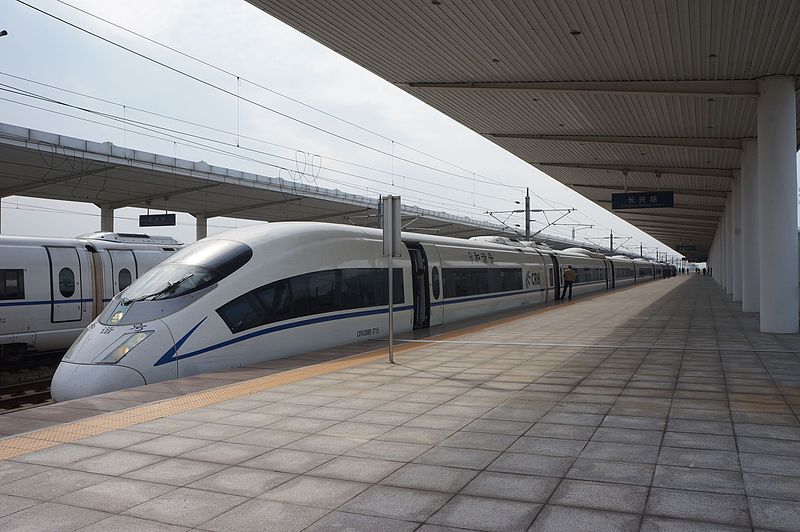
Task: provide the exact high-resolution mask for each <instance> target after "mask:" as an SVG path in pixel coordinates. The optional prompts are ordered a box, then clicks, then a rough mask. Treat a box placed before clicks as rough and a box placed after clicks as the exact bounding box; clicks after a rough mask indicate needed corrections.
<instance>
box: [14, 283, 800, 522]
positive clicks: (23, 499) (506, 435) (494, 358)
mask: <svg viewBox="0 0 800 532" xmlns="http://www.w3.org/2000/svg"><path fill="white" fill-rule="evenodd" d="M459 339H461V340H463V341H461V342H458V341H457V340H455V341H454V338H440V339H439V340H445V341H440V342H431V343H428V344H425V345H418V346H416V347H417V349H413V350H409V351H407V352H405V353H403V354H402V356H401V357H398V362H399V363H398V364H397V365H393V366H391V365H388V364H386V363H385V361H384V360H379V359H375V360H372V361H368V360H363V361H360V362H359V363H354V364H353V365H351V366H347V367H345V366H344V365H342V366H340V368H339V369H336V370H333V371H330V372H326V373H324V374H320V375H309V376H308V377H307V378H301V379H297V380H294V381H292V382H290V383H287V384H283V385H280V386H274V387H271V388H270V389H267V390H265V391H257V392H255V393H252V394H249V395H240V396H233V397H231V399H232V400H222V401H221V402H212V403H211V404H209V405H208V406H205V407H198V408H195V409H187V410H185V411H183V412H179V413H177V414H174V415H171V416H170V417H167V418H164V419H159V420H157V421H150V422H144V423H140V424H133V425H130V426H128V427H127V428H126V429H124V430H110V431H108V432H105V433H103V434H100V435H99V436H89V437H86V438H83V439H80V440H74V441H73V442H72V443H67V444H61V445H54V446H53V447H51V448H48V449H45V450H42V451H39V452H34V453H29V454H25V455H19V456H17V457H16V458H14V459H12V460H6V461H4V462H0V529H14V528H17V527H22V526H28V527H32V528H37V529H43V530H44V529H54V528H56V525H58V528H62V529H83V530H86V531H93V530H107V529H123V528H124V529H132V528H139V529H147V528H149V529H170V530H171V528H170V526H177V527H183V528H197V529H202V530H231V529H235V530H246V529H249V530H264V529H269V530H287V531H294V530H297V531H299V530H309V531H315V532H317V531H319V530H330V529H344V528H352V529H355V530H409V531H411V530H420V531H422V530H425V531H426V532H427V531H428V530H431V531H432V530H434V529H435V527H436V526H442V527H452V528H455V529H466V530H530V531H534V532H538V531H547V530H570V531H572V530H582V529H583V530H593V531H594V530H623V531H627V530H631V531H635V530H642V531H647V532H651V531H653V530H698V529H702V530H711V531H715V530H753V529H757V530H796V524H797V523H798V522H800V495H798V493H800V489H799V488H800V462H799V461H798V460H799V459H798V457H799V456H800V421H798V418H797V416H796V411H797V408H800V394H799V393H798V390H800V388H798V384H800V360H799V359H798V354H797V353H798V351H800V338H799V337H798V336H797V335H789V336H783V335H769V334H762V333H760V332H758V318H757V315H747V314H742V313H740V312H737V311H736V308H735V305H734V304H733V303H732V302H731V301H730V300H729V298H727V297H726V296H725V295H724V294H722V293H721V292H720V290H719V289H718V287H717V286H716V285H714V284H713V283H712V282H711V281H710V280H708V279H703V278H701V277H691V278H678V279H671V280H666V281H663V282H658V283H649V284H647V285H644V286H642V287H637V288H635V289H632V290H631V291H628V292H626V293H610V294H607V295H604V296H602V297H597V298H594V299H591V300H582V301H580V302H577V303H573V304H571V305H564V306H558V307H556V308H553V309H550V310H548V311H547V312H542V313H538V314H533V315H530V316H528V317H525V318H523V319H516V320H507V321H506V322H505V323H503V324H502V325H499V326H494V327H490V328H486V329H484V330H474V331H472V332H471V333H469V334H466V335H464V336H461V337H459ZM526 340H527V341H528V342H529V343H530V344H531V345H530V347H525V346H524V344H525V342H526ZM492 342H495V343H494V345H487V344H491V343H492ZM559 343H560V344H561V346H558V345H559ZM535 344H545V345H535ZM598 345H602V346H605V347H596V346H598ZM620 345H625V347H613V346H620ZM554 346H557V347H554ZM575 346H580V347H575ZM585 346H591V347H585ZM746 347H750V348H751V351H749V352H747V351H744V350H743V349H744V348H746ZM759 350H764V351H763V352H762V351H759ZM217 391H218V390H217ZM209 392H211V391H209ZM200 395H202V394H200ZM225 397H229V396H228V395H225ZM188 398H189V397H188V396H187V397H184V398H181V399H188ZM220 399H222V398H221V397H220ZM208 400H211V399H210V398H209V399H208ZM165 403H169V401H167V402H165ZM177 403H179V401H176V404H177ZM153 406H158V405H153ZM175 408H177V406H176V407H175ZM129 412H130V411H129ZM142 412H144V414H145V416H143V417H141V418H140V419H144V418H145V417H146V415H150V412H149V411H147V410H146V409H143V410H142ZM120 414H126V412H121V413H120ZM109 418H113V416H109ZM96 419H98V418H95V420H96ZM86 421H87V422H88V421H92V420H86ZM115 422H116V421H115ZM108 423H109V424H110V423H111V422H110V421H108ZM117 426H118V425H117ZM103 428H109V427H107V426H106V427H103ZM29 436H30V434H28V435H26V437H29ZM57 436H58V435H57V434H54V437H57ZM431 525H433V528H431Z"/></svg>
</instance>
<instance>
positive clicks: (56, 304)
mask: <svg viewBox="0 0 800 532" xmlns="http://www.w3.org/2000/svg"><path fill="white" fill-rule="evenodd" d="M45 249H46V250H47V257H48V259H49V261H50V302H51V303H50V321H51V322H52V323H64V322H70V321H81V318H82V317H83V283H82V282H81V274H82V270H81V259H80V256H79V255H78V250H77V249H75V248H69V247H50V246H45Z"/></svg>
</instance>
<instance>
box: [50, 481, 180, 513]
mask: <svg viewBox="0 0 800 532" xmlns="http://www.w3.org/2000/svg"><path fill="white" fill-rule="evenodd" d="M174 489H175V487H174V486H167V485H165V484H155V483H152V482H143V481H141V480H132V479H127V478H113V479H110V480H107V481H105V482H101V483H100V484H94V485H93V486H88V487H86V488H83V489H81V490H78V491H74V492H72V493H69V494H67V495H64V496H62V497H59V498H58V499H55V500H54V501H53V502H57V503H62V504H70V505H72V506H80V507H81V508H91V509H94V510H101V511H105V512H110V513H115V514H116V513H120V512H122V511H124V510H127V509H128V508H132V507H134V506H136V505H138V504H141V503H143V502H146V501H149V500H150V499H153V498H155V497H158V496H160V495H163V494H164V493H167V492H168V491H172V490H174Z"/></svg>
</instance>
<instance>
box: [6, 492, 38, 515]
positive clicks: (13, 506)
mask: <svg viewBox="0 0 800 532" xmlns="http://www.w3.org/2000/svg"><path fill="white" fill-rule="evenodd" d="M40 502H41V501H37V500H36V499H26V498H24V497H14V496H13V495H0V517H3V516H6V515H9V514H13V513H14V512H18V511H20V510H24V509H25V508H28V507H30V506H33V505H34V504H39V503H40Z"/></svg>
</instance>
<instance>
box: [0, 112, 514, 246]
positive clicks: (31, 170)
mask: <svg viewBox="0 0 800 532" xmlns="http://www.w3.org/2000/svg"><path fill="white" fill-rule="evenodd" d="M14 195H19V196H30V197H37V198H47V199H55V200H66V201H79V202H84V203H94V204H96V205H98V206H102V207H110V208H112V209H117V208H122V207H142V208H151V209H155V210H169V211H172V212H175V211H177V212H188V213H191V214H193V215H196V216H203V217H205V218H206V219H208V218H211V217H216V216H228V217H234V218H244V219H250V220H263V221H270V222H279V221H296V220H305V221H325V222H332V223H350V224H353V225H360V226H367V227H377V225H378V217H377V212H378V211H377V209H378V203H379V198H378V196H377V195H376V196H375V197H371V198H370V197H366V196H359V195H354V194H348V193H345V192H342V191H340V190H334V189H326V188H321V187H317V186H313V185H310V184H308V183H303V182H298V181H292V180H289V179H282V178H278V177H269V176H263V175H257V174H251V173H247V172H241V171H238V170H232V169H229V168H223V167H219V166H212V165H209V164H207V163H205V162H203V161H187V160H183V159H176V158H174V157H168V156H163V155H157V154H154V153H149V152H145V151H141V150H133V149H126V148H122V147H119V146H116V145H114V144H111V143H109V142H102V143H101V142H91V141H88V140H82V139H77V138H73V137H67V136H64V135H57V134H54V133H47V132H43V131H36V130H32V129H26V128H21V127H16V126H11V125H6V124H0V197H4V196H5V197H7V196H14ZM402 222H403V225H404V230H406V231H419V232H424V233H430V234H435V235H441V236H455V237H459V238H468V237H470V236H477V235H507V236H515V235H513V234H509V233H510V232H511V231H510V230H509V229H508V228H507V227H504V226H502V225H500V224H493V223H487V222H483V221H479V220H473V219H470V218H466V217H462V216H453V215H451V214H447V213H445V212H436V211H431V210H427V209H422V208H419V207H415V206H413V205H407V204H406V205H403V211H402Z"/></svg>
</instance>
